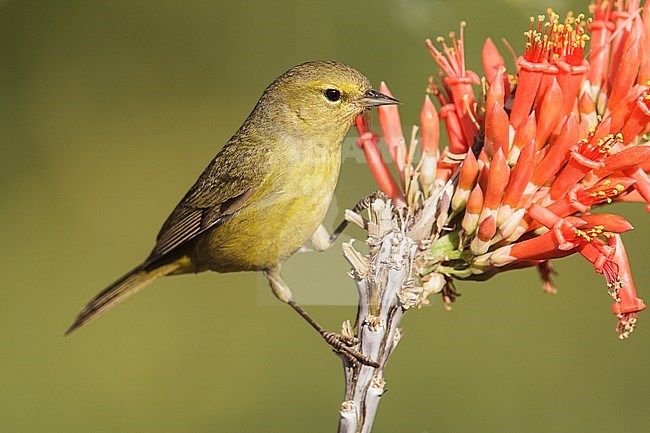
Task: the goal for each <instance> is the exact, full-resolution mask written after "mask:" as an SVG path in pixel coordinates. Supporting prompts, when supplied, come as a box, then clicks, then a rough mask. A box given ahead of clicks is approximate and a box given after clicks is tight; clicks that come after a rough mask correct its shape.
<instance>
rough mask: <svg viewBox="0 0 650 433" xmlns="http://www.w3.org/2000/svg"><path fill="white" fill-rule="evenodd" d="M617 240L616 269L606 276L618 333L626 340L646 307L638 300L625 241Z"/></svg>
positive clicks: (618, 237)
mask: <svg viewBox="0 0 650 433" xmlns="http://www.w3.org/2000/svg"><path fill="white" fill-rule="evenodd" d="M615 239H616V252H615V253H614V259H613V262H614V264H615V265H616V267H615V268H614V267H612V268H613V269H612V272H609V273H607V274H606V276H607V285H608V286H609V288H610V294H611V295H612V298H614V300H615V301H616V303H615V304H614V305H612V311H613V312H614V314H616V317H618V326H617V327H616V331H617V332H618V333H619V338H621V339H625V338H628V337H629V336H630V333H631V332H632V331H634V329H635V328H636V315H637V313H638V312H639V311H641V310H643V309H645V307H646V306H645V304H644V303H643V299H639V298H637V294H636V288H635V287H634V280H633V279H632V272H631V271H630V264H629V263H628V260H627V253H626V251H625V247H624V246H623V241H622V240H621V237H620V236H619V235H616V237H615ZM614 269H616V272H613V270H614Z"/></svg>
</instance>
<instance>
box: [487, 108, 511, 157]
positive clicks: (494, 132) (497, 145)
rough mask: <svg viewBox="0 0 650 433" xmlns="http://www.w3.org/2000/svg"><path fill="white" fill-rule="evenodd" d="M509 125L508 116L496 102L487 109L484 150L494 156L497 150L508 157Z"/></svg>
mask: <svg viewBox="0 0 650 433" xmlns="http://www.w3.org/2000/svg"><path fill="white" fill-rule="evenodd" d="M509 137H510V125H509V123H508V114H507V113H506V110H504V109H503V107H502V106H501V105H499V103H498V102H496V101H495V102H494V105H492V107H488V109H487V112H486V113H485V149H486V150H487V152H489V154H490V155H494V154H495V153H496V152H497V150H498V149H500V150H501V153H502V154H503V155H508V151H509V148H510V138H509Z"/></svg>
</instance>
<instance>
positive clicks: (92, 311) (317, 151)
mask: <svg viewBox="0 0 650 433" xmlns="http://www.w3.org/2000/svg"><path fill="white" fill-rule="evenodd" d="M396 103H399V101H397V100H396V99H393V98H391V97H389V96H386V95H383V94H381V93H379V92H377V91H375V90H372V89H371V86H370V82H369V80H368V79H367V78H366V77H365V76H363V75H362V74H361V73H359V72H358V71H357V70H355V69H353V68H351V67H349V66H346V65H344V64H342V63H338V62H332V61H314V62H308V63H303V64H301V65H298V66H295V67H293V68H291V69H289V70H288V71H287V72H285V73H284V74H282V75H281V76H280V77H278V78H277V79H276V80H275V81H273V82H272V83H271V84H270V85H269V86H268V87H267V88H266V90H265V91H264V93H263V94H262V96H261V98H260V99H259V101H258V102H257V105H256V106H255V108H254V109H253V111H252V112H251V114H250V115H249V116H248V118H247V119H246V120H245V121H244V124H243V125H242V126H241V127H240V128H239V130H238V131H237V132H236V133H235V135H233V136H232V138H231V139H230V140H228V142H227V143H226V145H225V146H224V147H223V148H222V149H221V151H220V152H219V153H218V154H217V156H216V157H215V158H214V159H213V160H212V162H210V164H209V165H208V167H207V168H206V169H205V171H203V173H202V174H201V176H199V178H198V180H197V181H196V182H195V183H194V185H193V186H192V187H191V188H190V190H189V191H188V192H187V194H185V197H183V199H182V200H181V201H180V203H179V204H178V205H177V206H176V208H175V209H174V211H173V212H172V213H171V215H170V216H169V218H167V221H165V223H164V224H163V226H162V229H161V230H160V232H159V234H158V237H157V239H156V245H155V246H154V248H153V251H152V252H151V254H150V255H149V257H147V259H146V260H145V261H144V262H143V263H142V264H141V265H139V266H137V267H136V268H135V269H133V270H132V271H130V272H129V273H127V274H126V275H124V276H123V277H122V278H120V279H119V280H118V281H116V282H115V283H113V284H112V285H110V286H109V287H107V288H106V289H104V290H103V291H102V292H101V293H99V294H98V295H97V296H95V297H94V298H93V299H92V300H91V301H90V302H89V303H88V304H87V305H86V307H84V309H83V310H82V311H81V312H80V313H79V315H78V316H77V319H76V320H75V322H74V323H73V324H72V326H71V327H70V329H68V331H67V333H70V332H72V331H74V330H75V329H77V328H79V327H80V326H82V325H84V324H85V323H88V322H89V321H91V320H92V319H94V318H96V317H97V316H99V315H101V314H102V313H104V312H105V311H106V310H108V309H109V308H111V307H112V306H114V305H115V304H117V303H119V302H120V301H122V300H124V299H126V298H127V297H129V296H131V295H133V294H135V293H136V292H138V291H139V290H141V289H142V288H144V287H145V286H147V285H149V284H151V283H152V282H153V281H155V280H157V279H158V278H160V277H163V276H165V275H176V274H185V273H196V272H202V271H207V270H211V271H217V272H235V271H263V272H264V274H265V275H266V277H267V278H268V280H269V282H270V285H271V288H272V289H273V293H274V294H275V295H276V296H277V297H278V298H279V299H281V300H282V301H284V302H286V303H288V304H290V305H291V306H292V307H293V308H294V309H295V310H296V311H298V312H299V313H300V314H301V315H302V316H303V317H304V318H305V319H306V320H307V321H308V322H309V323H310V324H311V325H312V326H314V327H315V328H316V329H317V330H318V331H319V332H320V333H321V335H322V336H323V337H324V338H325V339H326V340H327V341H328V342H329V343H330V344H332V345H334V346H335V347H337V348H338V349H339V350H343V351H345V352H347V353H348V354H349V353H352V354H353V355H354V356H357V355H359V354H358V353H356V352H355V351H354V350H352V349H350V348H348V347H344V346H345V345H344V344H342V342H341V339H340V338H337V336H336V335H335V334H331V333H328V332H325V331H324V330H323V329H322V328H321V327H320V326H319V325H318V324H316V322H314V321H313V320H312V319H311V318H310V317H309V316H308V315H307V313H306V312H305V311H304V310H302V308H300V306H299V305H298V304H296V303H295V302H294V301H293V298H292V295H291V291H290V290H289V288H288V286H287V285H286V283H284V281H283V280H282V277H281V276H280V267H281V265H282V263H283V262H284V261H285V260H286V259H287V258H288V257H289V256H291V255H292V254H293V253H295V252H296V251H297V250H298V249H300V248H301V247H302V246H303V245H305V244H306V243H307V242H308V241H309V240H310V239H312V237H315V239H314V243H315V244H317V245H320V248H324V247H325V246H327V243H328V241H329V239H328V237H327V236H324V235H323V234H324V233H326V232H324V231H323V229H322V228H319V226H320V224H321V222H322V221H323V219H324V217H325V213H326V212H327V209H328V207H329V205H330V202H331V199H332V195H333V193H334V188H335V186H336V182H337V179H338V175H339V169H340V163H341V144H342V142H343V139H344V138H345V135H346V133H347V131H348V129H349V128H350V125H351V124H352V122H353V121H354V118H355V117H356V116H357V115H359V114H360V113H362V112H363V111H364V110H366V109H368V108H369V107H371V106H376V105H384V104H396ZM317 229H318V230H317Z"/></svg>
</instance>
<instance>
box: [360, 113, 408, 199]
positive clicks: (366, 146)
mask: <svg viewBox="0 0 650 433" xmlns="http://www.w3.org/2000/svg"><path fill="white" fill-rule="evenodd" d="M355 125H356V127H357V131H358V132H359V138H358V139H357V143H358V144H359V147H361V149H363V153H364V154H365V155H366V161H368V167H369V168H370V172H371V173H372V175H373V176H374V178H375V181H376V182H377V185H379V188H380V189H381V190H382V191H383V192H384V193H386V194H387V195H388V196H389V197H390V198H391V199H393V202H394V203H396V204H397V205H403V204H405V203H406V200H405V199H404V194H402V192H401V191H400V189H399V187H398V186H397V183H396V182H395V179H393V176H392V175H391V174H390V170H389V169H388V166H387V165H386V163H385V162H384V158H383V157H382V156H381V151H380V150H379V136H378V135H377V134H375V133H374V132H372V131H370V128H369V127H368V124H367V121H366V119H364V116H362V115H360V116H357V118H356V119H355Z"/></svg>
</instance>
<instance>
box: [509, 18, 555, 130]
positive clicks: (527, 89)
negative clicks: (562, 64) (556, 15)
mask: <svg viewBox="0 0 650 433" xmlns="http://www.w3.org/2000/svg"><path fill="white" fill-rule="evenodd" d="M534 22H535V20H534V19H533V18H531V28H530V30H528V32H526V36H527V37H528V42H527V43H526V53H525V54H524V55H523V56H522V57H520V58H519V60H518V61H517V66H518V67H519V79H518V81H517V91H516V93H515V100H514V102H513V104H512V113H511V114H510V124H511V125H512V126H513V127H514V128H515V129H517V128H519V126H521V124H522V123H524V122H525V121H526V118H527V117H528V114H529V113H530V108H531V107H532V106H533V102H534V101H535V96H536V95H537V90H538V88H539V85H540V82H541V81H542V74H543V73H544V72H545V71H546V70H548V67H549V65H548V63H547V62H546V55H547V54H548V41H547V39H546V38H545V37H544V36H545V32H544V31H543V20H542V19H539V20H538V24H537V29H534V28H533V24H534Z"/></svg>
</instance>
